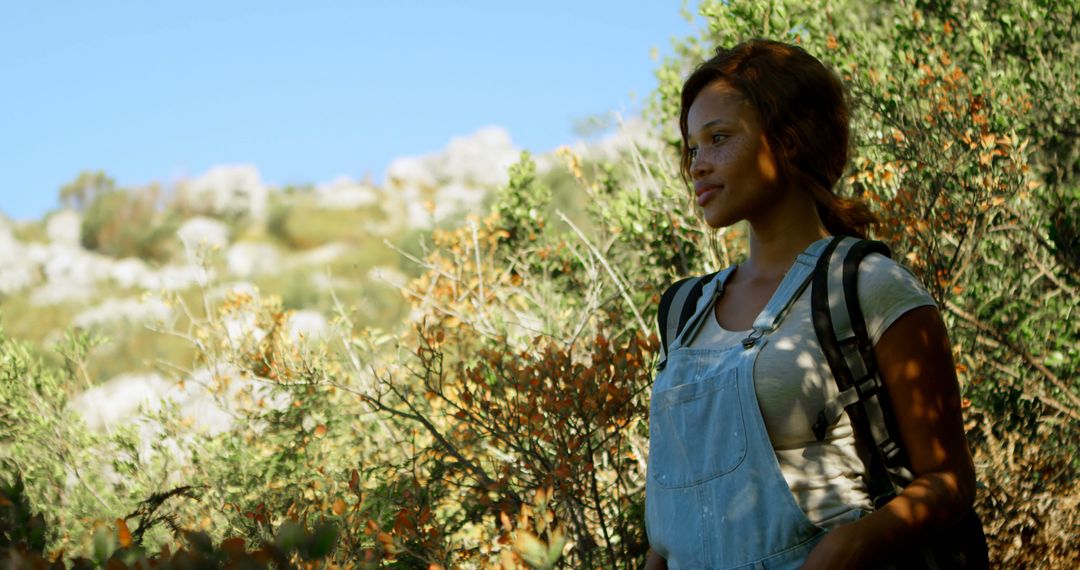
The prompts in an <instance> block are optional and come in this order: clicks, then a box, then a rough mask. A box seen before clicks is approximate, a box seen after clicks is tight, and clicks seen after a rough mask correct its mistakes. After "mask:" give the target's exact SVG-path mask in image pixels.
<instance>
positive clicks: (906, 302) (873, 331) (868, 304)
mask: <svg viewBox="0 0 1080 570" xmlns="http://www.w3.org/2000/svg"><path fill="white" fill-rule="evenodd" d="M858 294H859V306H860V307H861V308H862V311H863V315H864V316H865V318H866V330H867V332H868V333H870V339H871V340H872V341H873V342H874V343H875V344H876V343H877V341H878V339H879V338H881V335H882V334H883V333H884V332H885V330H886V329H888V328H889V325H891V324H892V323H893V321H895V320H896V319H897V318H899V317H900V316H901V315H903V314H904V313H906V312H908V311H910V310H911V309H914V308H916V307H922V306H933V307H937V303H936V302H935V301H934V298H933V296H931V295H930V292H929V291H927V290H926V287H925V286H924V285H923V283H922V281H920V280H919V278H918V277H917V276H916V275H915V274H914V273H913V272H912V271H911V270H910V269H908V268H907V267H906V266H904V265H903V264H901V263H898V262H896V261H895V260H893V259H890V258H889V257H886V256H884V255H881V254H879V253H872V254H870V255H868V256H866V258H864V259H863V261H862V263H860V264H859V279H858Z"/></svg>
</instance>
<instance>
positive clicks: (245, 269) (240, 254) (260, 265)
mask: <svg viewBox="0 0 1080 570" xmlns="http://www.w3.org/2000/svg"><path fill="white" fill-rule="evenodd" d="M225 263H226V265H227V266H228V270H229V273H230V274H232V275H235V276H237V277H244V278H247V277H251V276H253V275H259V274H262V273H273V272H275V271H279V270H280V269H281V255H280V254H278V251H277V249H275V248H274V246H272V245H270V244H268V243H261V242H240V243H236V244H233V245H232V246H231V247H229V251H227V252H226V253H225Z"/></svg>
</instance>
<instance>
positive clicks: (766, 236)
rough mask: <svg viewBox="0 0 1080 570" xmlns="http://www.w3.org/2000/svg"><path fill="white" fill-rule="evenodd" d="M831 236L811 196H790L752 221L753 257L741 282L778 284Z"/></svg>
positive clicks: (751, 254) (751, 247)
mask: <svg viewBox="0 0 1080 570" xmlns="http://www.w3.org/2000/svg"><path fill="white" fill-rule="evenodd" d="M827 236H829V231H828V230H827V229H825V224H824V223H822V221H821V218H820V217H819V216H818V213H817V208H816V207H815V205H814V202H813V199H812V198H811V197H810V194H809V192H798V191H794V192H787V193H785V195H784V197H783V199H781V200H780V201H779V202H778V203H777V204H775V206H774V207H772V208H770V209H769V211H768V215H767V216H763V217H762V218H760V219H752V220H750V257H749V258H748V259H747V260H746V263H744V264H743V265H742V267H741V268H740V269H741V270H742V271H740V272H741V273H742V274H743V275H742V276H741V279H740V281H741V280H743V279H748V280H751V281H772V280H779V279H780V278H782V277H783V276H784V274H785V273H787V270H788V269H789V268H790V267H791V264H792V263H794V262H795V258H796V257H797V256H798V255H799V254H800V253H802V252H803V251H804V250H805V249H806V248H807V246H809V245H810V244H812V243H814V242H815V241H817V240H819V239H821V238H823V237H827Z"/></svg>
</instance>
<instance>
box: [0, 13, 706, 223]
mask: <svg viewBox="0 0 1080 570" xmlns="http://www.w3.org/2000/svg"><path fill="white" fill-rule="evenodd" d="M680 6H681V3H680V1H679V0H666V1H661V0H603V1H588V0H576V1H574V0H567V1H564V0H531V1H528V2H519V1H515V0H496V1H488V0H483V1H481V0H475V1H471V0H461V1H457V2H449V1H445V0H443V1H435V0H432V1H427V2H421V1H419V0H370V1H368V0H365V1H359V0H357V1H344V0H341V1H338V2H329V1H323V0H309V1H300V0H296V1H293V2H285V1H269V0H261V1H234V0H216V1H203V0H198V1H195V0H182V1H181V0H176V1H169V2H166V1H163V0H140V1H137V0H130V1H124V2H121V1H112V0H94V1H91V2H82V1H74V0H70V1H60V0H5V2H3V4H0V211H2V212H4V213H5V214H7V215H8V216H10V217H13V218H15V219H34V218H40V217H41V216H42V215H43V214H44V213H45V212H47V211H49V210H51V209H54V208H56V207H57V206H58V201H57V195H58V190H59V188H60V186H61V185H62V184H63V183H65V182H67V181H70V180H72V179H74V178H75V176H76V175H77V174H78V173H79V172H80V171H82V170H97V169H103V170H105V171H106V172H107V173H109V174H110V175H111V176H112V177H113V178H115V179H116V180H117V182H118V183H119V184H120V185H121V186H137V185H142V184H146V183H149V182H151V181H159V182H162V183H165V184H169V183H171V182H173V181H175V180H177V179H180V178H182V177H192V176H198V175H199V174H201V173H203V172H205V171H206V170H207V169H208V168H209V167H211V166H214V165H217V164H234V163H253V164H255V165H256V166H257V167H258V168H259V171H260V172H261V174H262V177H263V180H264V181H266V182H268V183H271V184H286V183H317V182H325V181H329V180H332V179H333V178H336V177H338V176H340V175H346V176H351V177H353V178H363V177H364V176H365V175H370V176H372V178H374V179H375V180H376V181H379V180H381V179H382V177H383V173H384V171H385V168H386V166H387V165H388V164H389V162H390V160H391V159H393V158H394V157H397V156H405V155H415V154H423V153H428V152H434V151H438V150H440V149H441V148H443V147H444V146H445V145H446V143H447V142H449V140H450V139H451V138H452V137H454V136H458V135H465V134H469V133H471V132H473V131H475V130H476V129H478V128H479V127H482V126H486V125H501V126H503V127H504V128H506V129H507V131H508V132H509V133H510V136H511V138H512V139H513V141H514V144H515V145H516V146H518V147H520V148H526V149H529V150H532V151H534V152H544V151H548V150H551V149H553V148H555V147H557V146H559V145H561V144H566V143H569V142H571V141H572V140H574V138H576V137H575V135H574V131H573V126H574V124H575V122H576V121H579V120H581V119H584V118H586V117H588V116H591V115H599V114H604V113H607V112H612V111H616V112H620V113H622V114H623V115H627V116H628V115H633V114H635V113H636V112H638V111H640V109H641V106H642V103H643V101H644V100H645V99H646V97H647V96H648V94H649V93H650V92H651V91H652V90H653V89H654V88H655V86H656V80H655V77H654V75H653V71H654V70H655V68H656V67H657V65H658V62H657V61H655V60H653V59H652V58H651V57H650V53H651V52H652V50H653V49H655V50H657V52H658V53H659V55H660V56H661V57H662V56H664V55H667V54H670V53H671V51H672V50H671V40H672V39H673V38H677V37H678V38H681V37H685V36H687V35H689V34H690V33H692V31H693V27H692V25H691V24H690V23H689V22H687V21H685V20H684V19H683V18H682V16H680Z"/></svg>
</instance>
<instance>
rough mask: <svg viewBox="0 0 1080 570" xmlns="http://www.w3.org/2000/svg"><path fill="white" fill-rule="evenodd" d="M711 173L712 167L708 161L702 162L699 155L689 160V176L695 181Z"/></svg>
mask: <svg viewBox="0 0 1080 570" xmlns="http://www.w3.org/2000/svg"><path fill="white" fill-rule="evenodd" d="M710 171H712V166H711V165H710V164H709V161H707V160H702V158H701V153H700V152H699V153H698V154H696V155H694V158H692V159H691V160H690V176H691V177H693V178H694V179H695V180H696V179H698V178H701V177H702V176H705V175H706V174H708V173H709V172H710Z"/></svg>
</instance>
